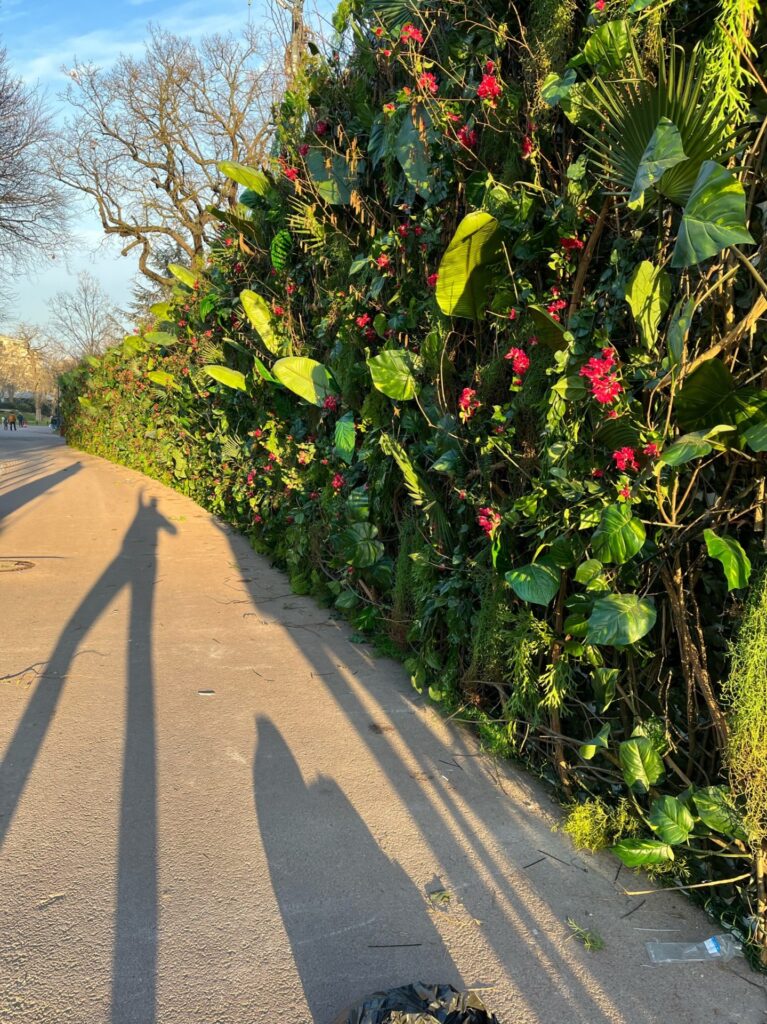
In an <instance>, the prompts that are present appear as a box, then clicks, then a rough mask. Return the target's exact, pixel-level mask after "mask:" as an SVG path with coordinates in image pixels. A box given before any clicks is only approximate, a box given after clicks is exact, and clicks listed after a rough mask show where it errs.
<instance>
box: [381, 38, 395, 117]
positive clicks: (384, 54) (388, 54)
mask: <svg viewBox="0 0 767 1024" xmlns="http://www.w3.org/2000/svg"><path fill="white" fill-rule="evenodd" d="M381 53H382V54H383V56H384V57H391V50H381ZM393 106H394V104H392V108H393Z"/></svg>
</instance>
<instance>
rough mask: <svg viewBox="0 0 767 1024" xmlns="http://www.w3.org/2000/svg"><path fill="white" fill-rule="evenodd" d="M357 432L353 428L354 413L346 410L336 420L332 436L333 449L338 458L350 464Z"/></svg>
mask: <svg viewBox="0 0 767 1024" xmlns="http://www.w3.org/2000/svg"><path fill="white" fill-rule="evenodd" d="M356 439H357V434H356V431H355V429H354V413H351V412H347V413H345V414H344V415H343V416H341V417H340V419H338V420H336V430H335V435H334V438H333V444H334V447H333V451H334V452H335V453H336V455H338V457H339V458H341V459H343V460H344V462H345V463H346V464H347V466H348V465H351V462H352V459H353V458H354V446H355V442H356Z"/></svg>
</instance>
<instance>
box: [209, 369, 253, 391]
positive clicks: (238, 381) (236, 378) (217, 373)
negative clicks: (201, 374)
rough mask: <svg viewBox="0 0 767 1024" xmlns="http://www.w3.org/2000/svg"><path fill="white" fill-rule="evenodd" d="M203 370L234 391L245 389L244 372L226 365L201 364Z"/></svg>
mask: <svg viewBox="0 0 767 1024" xmlns="http://www.w3.org/2000/svg"><path fill="white" fill-rule="evenodd" d="M203 370H204V371H205V372H206V373H207V375H208V376H209V377H212V378H213V380H217V381H218V382H219V384H224V385H225V386H226V387H228V388H233V389H234V390H235V391H246V390H247V388H246V386H245V374H243V373H240V371H239V370H232V369H230V368H229V367H228V366H203Z"/></svg>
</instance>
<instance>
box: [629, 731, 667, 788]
mask: <svg viewBox="0 0 767 1024" xmlns="http://www.w3.org/2000/svg"><path fill="white" fill-rule="evenodd" d="M618 760H619V761H620V766H621V770H622V772H623V778H624V779H625V781H626V785H627V786H628V787H629V788H630V789H633V790H634V792H635V793H647V792H648V791H649V789H650V787H651V786H654V785H655V784H656V783H657V782H660V781H661V780H662V779H663V777H664V775H665V774H666V770H665V768H664V767H663V760H662V758H661V756H660V754H659V753H658V751H657V750H656V749H655V747H654V746H653V745H652V742H651V740H649V739H648V738H647V737H646V736H634V737H632V738H631V739H630V740H624V741H623V743H621V744H620V746H619V747H618Z"/></svg>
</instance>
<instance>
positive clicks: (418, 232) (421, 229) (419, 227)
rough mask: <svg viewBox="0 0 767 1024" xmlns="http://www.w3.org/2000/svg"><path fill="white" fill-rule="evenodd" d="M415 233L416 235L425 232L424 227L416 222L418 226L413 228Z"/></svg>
mask: <svg viewBox="0 0 767 1024" xmlns="http://www.w3.org/2000/svg"><path fill="white" fill-rule="evenodd" d="M413 234H414V235H422V234H423V228H422V227H421V226H420V225H419V224H416V226H415V227H414V228H413Z"/></svg>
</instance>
